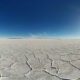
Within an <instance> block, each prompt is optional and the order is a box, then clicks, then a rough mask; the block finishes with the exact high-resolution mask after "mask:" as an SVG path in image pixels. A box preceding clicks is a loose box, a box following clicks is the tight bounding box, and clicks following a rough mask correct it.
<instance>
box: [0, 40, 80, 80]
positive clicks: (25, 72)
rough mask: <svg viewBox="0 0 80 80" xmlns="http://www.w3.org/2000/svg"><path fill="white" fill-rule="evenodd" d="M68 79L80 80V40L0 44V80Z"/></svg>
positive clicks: (16, 41) (2, 42) (18, 41)
mask: <svg viewBox="0 0 80 80" xmlns="http://www.w3.org/2000/svg"><path fill="white" fill-rule="evenodd" d="M67 79H69V80H80V40H78V39H75V40H74V39H72V40H70V39H63V40H61V39H1V40H0V80H67Z"/></svg>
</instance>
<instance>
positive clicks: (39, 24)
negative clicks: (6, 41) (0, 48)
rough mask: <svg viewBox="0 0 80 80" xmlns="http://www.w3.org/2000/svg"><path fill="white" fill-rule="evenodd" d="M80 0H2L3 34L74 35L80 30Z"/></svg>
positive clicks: (0, 18)
mask: <svg viewBox="0 0 80 80" xmlns="http://www.w3.org/2000/svg"><path fill="white" fill-rule="evenodd" d="M79 23H80V0H0V35H1V36H10V35H11V36H12V35H13V36H16V35H19V36H23V35H56V36H57V35H58V36H63V35H72V34H76V33H77V32H78V34H79V26H80V25H79Z"/></svg>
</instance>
